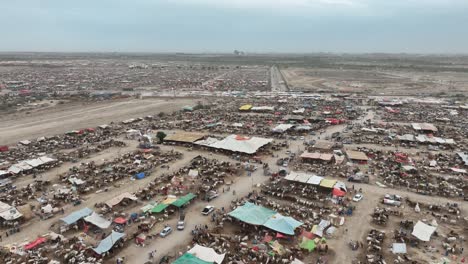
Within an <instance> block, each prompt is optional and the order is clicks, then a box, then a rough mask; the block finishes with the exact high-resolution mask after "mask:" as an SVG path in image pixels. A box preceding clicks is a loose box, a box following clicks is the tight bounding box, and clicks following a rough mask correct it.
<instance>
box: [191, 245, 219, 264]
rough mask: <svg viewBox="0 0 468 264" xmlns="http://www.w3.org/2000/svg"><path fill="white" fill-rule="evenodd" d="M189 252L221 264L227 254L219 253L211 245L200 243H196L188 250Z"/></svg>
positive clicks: (202, 258)
mask: <svg viewBox="0 0 468 264" xmlns="http://www.w3.org/2000/svg"><path fill="white" fill-rule="evenodd" d="M187 253H190V254H192V255H193V256H195V257H197V258H199V259H201V260H203V261H207V262H214V263H218V264H221V263H222V262H223V260H224V256H225V255H226V254H218V253H216V251H215V250H214V249H212V248H209V247H203V246H200V245H195V246H194V247H193V248H192V249H190V250H189V251H187Z"/></svg>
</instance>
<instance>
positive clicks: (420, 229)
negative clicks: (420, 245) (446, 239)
mask: <svg viewBox="0 0 468 264" xmlns="http://www.w3.org/2000/svg"><path fill="white" fill-rule="evenodd" d="M436 229H437V227H434V226H430V225H427V224H425V223H423V222H421V221H418V222H417V223H416V225H414V227H413V232H412V233H411V235H413V236H415V237H416V238H418V239H419V240H421V241H429V240H431V236H432V234H433V233H434V232H435V231H436Z"/></svg>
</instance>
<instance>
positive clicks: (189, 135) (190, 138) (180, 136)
mask: <svg viewBox="0 0 468 264" xmlns="http://www.w3.org/2000/svg"><path fill="white" fill-rule="evenodd" d="M205 136H206V135H205V134H203V133H194V132H176V133H174V134H171V135H167V136H166V137H165V138H164V141H174V142H181V143H194V142H195V141H197V140H201V139H203V138H204V137H205Z"/></svg>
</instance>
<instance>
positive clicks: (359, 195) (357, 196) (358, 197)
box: [353, 193, 364, 202]
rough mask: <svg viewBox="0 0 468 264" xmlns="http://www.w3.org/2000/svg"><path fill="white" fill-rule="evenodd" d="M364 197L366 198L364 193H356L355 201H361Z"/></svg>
mask: <svg viewBox="0 0 468 264" xmlns="http://www.w3.org/2000/svg"><path fill="white" fill-rule="evenodd" d="M362 198H364V195H362V193H358V194H356V195H354V197H353V201H355V202H359V201H361V200H362Z"/></svg>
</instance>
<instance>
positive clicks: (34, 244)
mask: <svg viewBox="0 0 468 264" xmlns="http://www.w3.org/2000/svg"><path fill="white" fill-rule="evenodd" d="M44 242H46V239H45V238H43V237H38V238H37V239H36V240H34V241H33V242H31V243H29V244H27V245H25V246H24V249H26V250H30V249H33V248H35V247H37V246H39V245H40V244H42V243H44Z"/></svg>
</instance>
